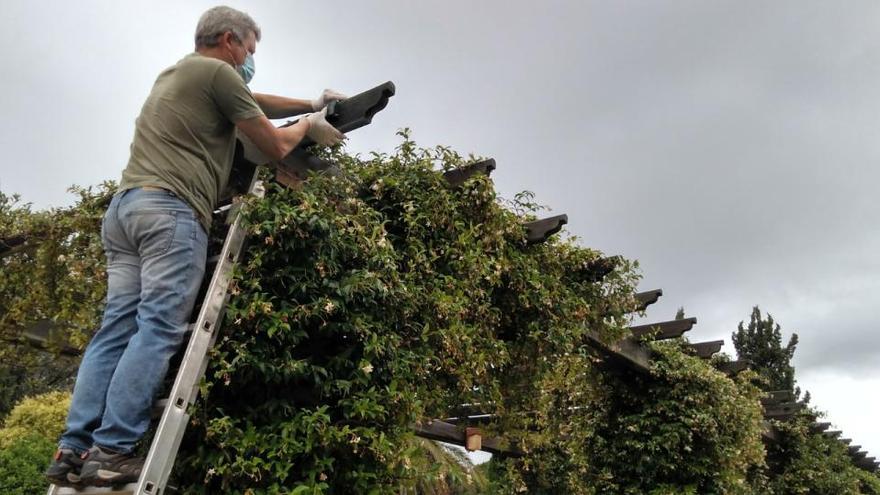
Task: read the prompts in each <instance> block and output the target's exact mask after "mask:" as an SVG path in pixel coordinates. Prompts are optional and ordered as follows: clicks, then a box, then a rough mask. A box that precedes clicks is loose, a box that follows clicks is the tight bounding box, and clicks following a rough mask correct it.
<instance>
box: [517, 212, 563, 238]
mask: <svg viewBox="0 0 880 495" xmlns="http://www.w3.org/2000/svg"><path fill="white" fill-rule="evenodd" d="M567 223H568V215H556V216H553V217H548V218H543V219H541V220H535V221H534V222H526V223H524V224H523V227H525V229H526V242H527V243H529V244H538V243H541V242H546V241H547V239H549V238H550V236H551V235H553V234H555V233H557V232H559V231H560V230H562V226H563V225H565V224H567Z"/></svg>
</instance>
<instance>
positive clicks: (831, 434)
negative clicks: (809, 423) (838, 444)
mask: <svg viewBox="0 0 880 495" xmlns="http://www.w3.org/2000/svg"><path fill="white" fill-rule="evenodd" d="M842 433H843V432H842V431H838V430H833V431H826V432H823V433H822V434H823V435H825V436H827V437H830V438H837V437H839V436H840V435H841V434H842Z"/></svg>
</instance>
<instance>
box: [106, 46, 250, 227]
mask: <svg viewBox="0 0 880 495" xmlns="http://www.w3.org/2000/svg"><path fill="white" fill-rule="evenodd" d="M259 115H263V111H262V110H260V107H259V106H258V105H257V102H256V100H254V96H253V94H251V91H250V90H249V89H248V87H247V85H246V84H245V83H244V80H243V79H242V78H241V76H239V75H238V73H237V72H236V71H235V69H233V68H232V66H230V65H229V64H228V63H226V62H224V61H222V60H218V59H216V58H211V57H205V56H203V55H200V54H198V53H191V54H189V55H187V56H185V57H183V58H182V59H181V60H180V61H179V62H177V63H176V64H175V65H173V66H171V67H169V68H167V69H165V70H164V71H162V73H161V74H159V77H158V78H157V79H156V82H155V84H153V89H152V90H151V91H150V96H148V97H147V101H146V102H145V103H144V106H143V108H142V109H141V114H140V115H139V116H138V118H137V120H136V121H135V130H134V140H133V141H132V143H131V158H130V159H129V161H128V165H127V166H126V167H125V170H123V171H122V181H121V182H120V184H119V190H120V191H124V190H126V189H132V188H135V187H143V186H153V187H162V188H165V189H168V190H170V191H172V192H173V193H174V194H176V195H177V196H179V197H180V198H181V199H183V200H184V201H186V202H187V203H189V205H190V206H191V207H192V208H193V210H194V211H195V212H196V214H197V215H198V216H199V221H200V222H201V223H202V225H203V226H204V227H205V230H206V231H207V230H208V229H209V228H210V226H211V212H212V211H213V209H214V206H215V205H216V203H217V199H218V197H219V195H220V192H221V191H222V190H223V189H224V188H225V187H226V182H227V181H228V179H229V174H230V171H231V170H232V158H233V154H234V153H235V124H234V123H235V122H239V121H241V120H246V119H250V118H253V117H257V116H259Z"/></svg>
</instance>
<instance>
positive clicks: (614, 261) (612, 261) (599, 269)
mask: <svg viewBox="0 0 880 495" xmlns="http://www.w3.org/2000/svg"><path fill="white" fill-rule="evenodd" d="M619 264H620V257H619V256H611V257H607V258H596V259H594V260H591V261H589V262H587V264H586V266H584V267H583V268H581V269H579V270H577V276H576V278H577V279H578V280H583V281H584V282H598V281H600V280H602V279H603V278H605V276H606V275H608V274H609V273H611V272H613V271H614V269H615V268H617V266H618V265H619Z"/></svg>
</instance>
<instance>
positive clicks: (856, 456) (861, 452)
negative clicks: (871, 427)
mask: <svg viewBox="0 0 880 495" xmlns="http://www.w3.org/2000/svg"><path fill="white" fill-rule="evenodd" d="M850 455H851V457H852V458H853V460H854V461H857V460H859V459H864V458H865V457H868V452H867V451H866V450H856V451H855V452H850Z"/></svg>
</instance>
